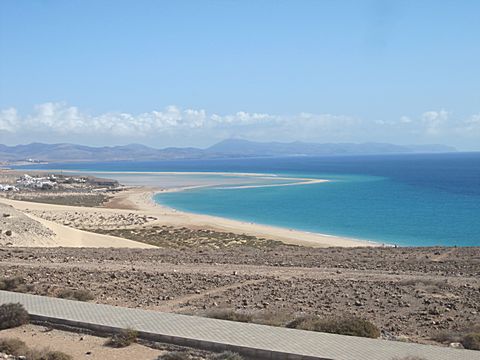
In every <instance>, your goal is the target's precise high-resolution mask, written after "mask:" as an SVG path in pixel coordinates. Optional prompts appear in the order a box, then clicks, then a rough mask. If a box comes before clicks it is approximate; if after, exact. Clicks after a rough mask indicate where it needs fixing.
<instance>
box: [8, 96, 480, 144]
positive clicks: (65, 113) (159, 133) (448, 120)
mask: <svg viewBox="0 0 480 360" xmlns="http://www.w3.org/2000/svg"><path fill="white" fill-rule="evenodd" d="M0 136H1V142H3V143H12V142H30V141H49V142H63V141H65V142H66V141H73V142H77V143H85V144H93V143H96V144H97V145H98V144H102V143H103V144H105V145H110V144H112V143H125V142H133V141H138V142H143V143H146V144H149V145H179V146H180V145H181V146H185V145H200V146H201V145H208V144H211V143H213V142H215V141H218V140H222V139H225V138H230V137H241V138H247V139H251V140H258V141H271V140H276V141H295V140H302V141H317V142H366V141H375V142H394V143H404V144H415V143H435V142H443V143H445V144H452V145H456V146H459V145H461V144H465V145H466V147H467V148H468V147H469V144H470V146H471V144H475V143H477V142H478V143H480V113H479V114H474V115H472V116H470V117H468V118H466V119H456V118H455V117H453V116H452V114H451V113H450V112H448V111H446V110H443V109H441V110H430V111H425V112H424V113H422V114H419V115H417V116H407V115H405V116H401V117H400V118H398V119H393V120H366V119H361V118H359V117H354V116H349V115H335V114H312V113H299V114H294V115H278V114H267V113H251V112H244V111H239V112H236V113H234V114H216V113H209V112H207V111H206V110H204V109H181V108H179V107H176V106H168V107H166V108H165V109H163V110H161V111H150V112H145V113H141V114H130V113H125V112H109V113H104V114H98V115H92V114H89V113H86V112H82V111H81V110H80V109H79V108H78V107H75V106H70V105H68V104H66V103H53V102H48V103H44V104H40V105H37V106H35V107H34V109H33V111H32V112H31V113H30V114H26V115H20V113H19V112H18V111H17V109H15V108H7V109H3V110H1V111H0Z"/></svg>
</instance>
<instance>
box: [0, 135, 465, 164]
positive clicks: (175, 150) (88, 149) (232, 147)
mask: <svg viewBox="0 0 480 360" xmlns="http://www.w3.org/2000/svg"><path fill="white" fill-rule="evenodd" d="M455 151H456V149H455V148H453V147H451V146H446V145H439V144H431V145H395V144H389V143H360V144H357V143H307V142H301V141H294V142H288V143H287V142H254V141H248V140H242V139H227V140H223V141H220V142H218V143H216V144H214V145H212V146H210V147H207V148H205V149H200V148H195V147H166V148H153V147H149V146H146V145H142V144H127V145H118V146H100V147H93V146H87V145H78V144H71V143H58V144H45V143H38V142H35V143H31V144H22V145H14V146H7V145H3V144H0V161H4V162H5V161H7V162H8V161H28V160H30V161H45V162H60V161H128V160H132V161H133V160H141V161H148V160H178V159H212V158H234V157H270V156H272V157H273V156H322V155H379V154H414V153H442V152H455Z"/></svg>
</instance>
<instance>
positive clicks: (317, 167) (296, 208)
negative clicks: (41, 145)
mask: <svg viewBox="0 0 480 360" xmlns="http://www.w3.org/2000/svg"><path fill="white" fill-rule="evenodd" d="M50 166H51V165H50ZM39 167H40V168H41V166H39ZM56 167H57V168H63V169H76V170H84V171H98V170H108V171H114V172H121V171H137V172H140V171H211V172H214V171H222V172H252V173H270V174H276V175H285V176H300V177H312V178H321V179H329V180H330V181H329V182H327V183H318V184H310V185H297V186H283V187H282V186H277V187H256V188H231V187H233V186H234V185H238V184H239V183H240V182H241V181H240V180H239V179H234V180H232V181H230V182H227V183H225V182H224V180H219V182H218V184H216V185H214V186H212V187H208V188H201V189H193V190H188V191H183V192H175V193H164V194H159V195H157V196H156V200H157V201H158V202H160V203H162V204H165V205H168V206H170V207H173V208H177V209H179V210H183V211H189V212H194V213H202V214H210V215H215V216H221V217H227V218H232V219H237V220H242V221H247V222H255V223H260V224H268V225H275V226H281V227H286V228H294V229H299V230H305V231H311V232H319V233H325V234H332V235H339V236H348V237H354V238H359V239H366V240H373V241H378V242H381V243H389V244H398V245H408V246H431V245H447V246H454V245H456V246H480V154H479V153H464V154H462V153H458V154H444V155H398V156H394V155H390V156H364V157H323V158H279V159H237V160H233V159H232V160H196V161H158V162H111V163H83V164H57V165H56ZM197 176H198V175H197ZM205 176H207V175H205ZM113 177H114V176H113ZM207 177H208V178H209V179H210V180H209V181H211V179H212V178H215V177H218V175H213V174H212V175H209V176H207ZM150 181H151V182H154V183H155V182H156V181H157V180H155V179H154V178H150ZM195 181H198V179H196V180H195V179H192V182H195ZM242 181H243V180H242ZM249 181H250V182H252V180H249ZM262 181H263V184H265V183H268V182H269V180H268V181H266V182H265V180H262ZM158 182H159V184H158V185H159V186H161V185H162V184H161V183H160V182H161V181H160V180H159V178H158ZM261 184H262V183H260V185H261Z"/></svg>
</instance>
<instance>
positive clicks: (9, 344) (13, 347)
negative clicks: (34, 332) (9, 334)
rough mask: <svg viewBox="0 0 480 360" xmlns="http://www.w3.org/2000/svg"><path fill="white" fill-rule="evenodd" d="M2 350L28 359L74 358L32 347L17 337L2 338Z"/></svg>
mask: <svg viewBox="0 0 480 360" xmlns="http://www.w3.org/2000/svg"><path fill="white" fill-rule="evenodd" d="M0 352H3V353H5V354H8V355H13V356H15V357H18V358H24V359H27V360H72V357H71V356H70V355H67V354H65V353H63V352H60V351H50V350H47V349H43V350H37V349H30V348H29V347H28V346H27V345H26V344H25V343H24V342H23V341H21V340H19V339H15V338H11V339H0Z"/></svg>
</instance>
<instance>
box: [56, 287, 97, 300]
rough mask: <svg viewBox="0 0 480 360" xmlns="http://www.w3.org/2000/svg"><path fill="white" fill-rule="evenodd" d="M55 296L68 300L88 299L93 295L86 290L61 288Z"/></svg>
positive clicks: (91, 298) (92, 297)
mask: <svg viewBox="0 0 480 360" xmlns="http://www.w3.org/2000/svg"><path fill="white" fill-rule="evenodd" d="M57 297H59V298H61V299H68V300H78V301H90V300H93V299H94V298H95V297H94V296H93V294H92V293H91V292H90V291H88V290H74V289H62V290H60V291H59V292H58V293H57Z"/></svg>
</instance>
